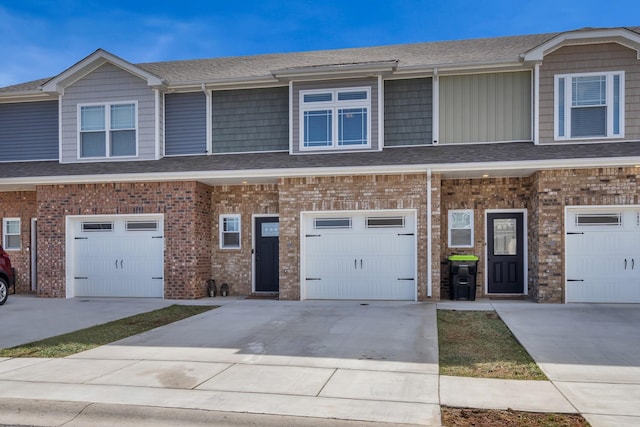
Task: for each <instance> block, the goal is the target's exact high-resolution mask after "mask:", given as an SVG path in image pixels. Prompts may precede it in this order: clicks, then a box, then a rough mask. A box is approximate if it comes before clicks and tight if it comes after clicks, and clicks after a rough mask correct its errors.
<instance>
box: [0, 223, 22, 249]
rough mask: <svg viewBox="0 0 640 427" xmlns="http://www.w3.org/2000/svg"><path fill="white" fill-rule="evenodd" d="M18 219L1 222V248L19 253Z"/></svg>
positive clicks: (20, 246) (20, 244) (20, 243)
mask: <svg viewBox="0 0 640 427" xmlns="http://www.w3.org/2000/svg"><path fill="white" fill-rule="evenodd" d="M20 227H21V225H20V218H4V219H3V220H2V246H3V247H4V249H6V250H13V251H19V250H20V249H21V248H22V242H21V235H20Z"/></svg>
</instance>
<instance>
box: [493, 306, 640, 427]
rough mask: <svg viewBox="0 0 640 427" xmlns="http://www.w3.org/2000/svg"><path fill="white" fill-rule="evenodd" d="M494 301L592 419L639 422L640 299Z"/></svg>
mask: <svg viewBox="0 0 640 427" xmlns="http://www.w3.org/2000/svg"><path fill="white" fill-rule="evenodd" d="M493 306H494V307H495V309H496V311H497V312H498V313H499V314H500V317H501V318H502V319H503V320H504V321H505V323H506V324H507V325H508V326H509V328H510V329H511V331H512V332H513V333H514V335H515V336H516V337H517V338H518V340H519V341H520V342H521V343H522V344H523V345H524V347H525V348H526V349H527V351H528V352H529V354H531V356H532V357H533V359H534V360H535V361H536V362H537V363H538V365H540V367H541V368H542V370H543V371H544V372H545V374H547V376H548V377H549V378H550V379H551V381H552V382H553V383H554V384H555V386H556V387H557V388H558V389H559V390H560V392H562V393H563V395H564V396H565V397H566V398H567V399H568V400H569V401H570V402H571V403H572V404H573V405H574V406H575V407H576V408H577V409H578V410H579V412H581V413H582V414H583V415H584V416H585V418H587V420H588V421H589V422H590V423H591V425H593V426H616V427H619V426H638V425H640V305H638V304H611V305H608V304H567V305H547V304H544V305H541V304H509V303H496V304H493Z"/></svg>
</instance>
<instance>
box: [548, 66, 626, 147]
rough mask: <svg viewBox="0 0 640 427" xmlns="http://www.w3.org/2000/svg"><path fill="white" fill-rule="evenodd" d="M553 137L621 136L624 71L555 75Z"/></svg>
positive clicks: (562, 138) (622, 131)
mask: <svg viewBox="0 0 640 427" xmlns="http://www.w3.org/2000/svg"><path fill="white" fill-rule="evenodd" d="M554 129H555V139H557V140H566V139H589V138H623V137H624V72H623V71H618V72H608V73H585V74H559V75H556V76H555V126H554Z"/></svg>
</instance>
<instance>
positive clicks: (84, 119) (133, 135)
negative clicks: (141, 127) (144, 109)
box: [78, 102, 138, 158]
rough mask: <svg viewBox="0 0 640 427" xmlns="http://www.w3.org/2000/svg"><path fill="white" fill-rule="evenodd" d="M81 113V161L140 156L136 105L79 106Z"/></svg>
mask: <svg viewBox="0 0 640 427" xmlns="http://www.w3.org/2000/svg"><path fill="white" fill-rule="evenodd" d="M78 110H79V112H78V115H79V119H78V121H79V123H80V126H79V129H80V130H79V136H78V151H79V153H78V154H79V157H80V158H100V157H135V156H136V155H137V147H138V144H137V117H136V116H137V115H136V110H137V105H136V103H135V102H127V103H106V104H91V105H80V106H78Z"/></svg>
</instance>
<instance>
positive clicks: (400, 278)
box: [398, 277, 415, 280]
mask: <svg viewBox="0 0 640 427" xmlns="http://www.w3.org/2000/svg"><path fill="white" fill-rule="evenodd" d="M398 280H415V279H414V278H413V277H398Z"/></svg>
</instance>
